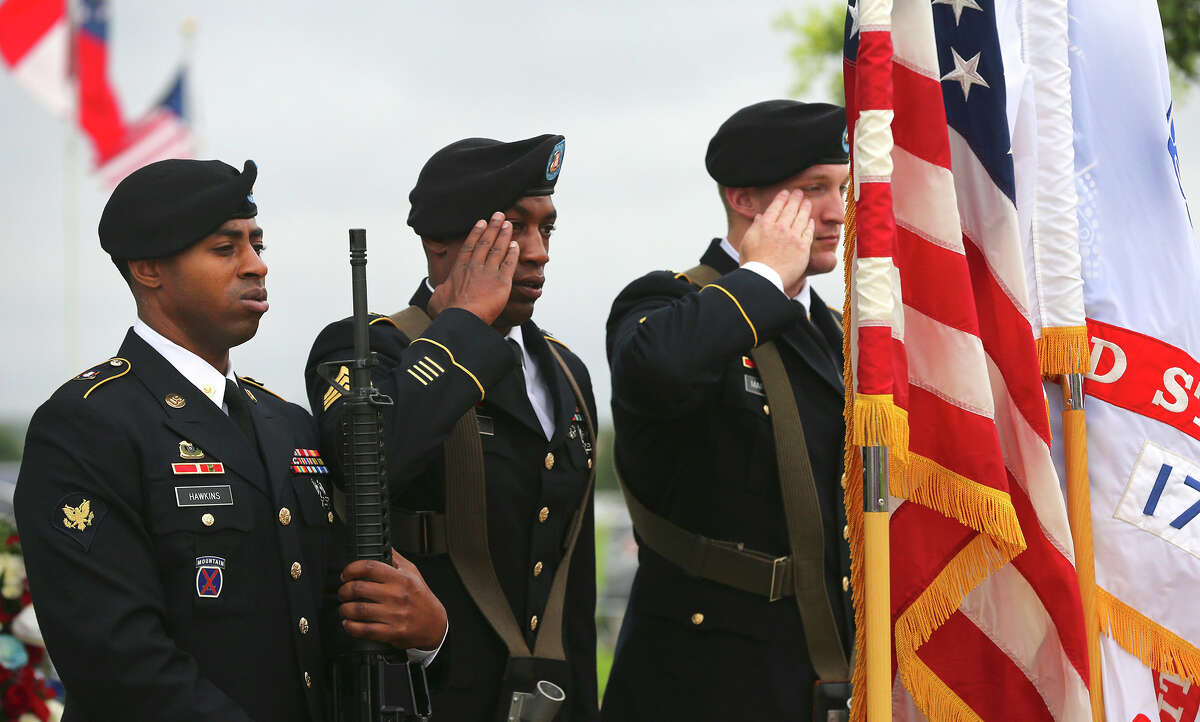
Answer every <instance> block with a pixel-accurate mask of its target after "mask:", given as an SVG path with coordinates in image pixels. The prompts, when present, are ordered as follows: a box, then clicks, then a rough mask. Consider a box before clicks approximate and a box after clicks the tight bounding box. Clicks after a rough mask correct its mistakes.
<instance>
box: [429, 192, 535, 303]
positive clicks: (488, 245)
mask: <svg viewBox="0 0 1200 722" xmlns="http://www.w3.org/2000/svg"><path fill="white" fill-rule="evenodd" d="M519 255H520V250H519V249H518V247H517V243H516V242H515V241H513V240H512V223H509V222H508V221H506V220H505V219H504V214H503V213H500V212H496V213H493V214H492V219H491V221H489V222H487V223H485V222H484V221H482V220H481V221H477V222H476V223H475V227H474V228H472V229H471V232H470V233H468V234H467V238H466V240H465V241H463V244H462V246H461V247H460V248H459V250H458V258H457V259H456V260H455V261H454V266H453V267H451V269H450V273H449V275H447V276H446V280H445V281H443V282H442V283H441V284H439V285H438V287H437V288H435V289H434V290H433V296H432V297H431V298H430V299H429V305H428V309H429V315H430V316H431V317H436V316H437V315H438V313H440V312H441V311H442V310H444V309H447V308H461V309H464V310H466V311H470V312H471V313H473V314H475V315H476V316H478V317H479V318H480V319H482V320H483V322H484V323H487V324H489V325H491V323H492V322H493V321H495V320H496V318H497V317H498V316H499V315H500V312H501V311H503V310H504V307H505V305H507V304H508V297H509V294H511V293H512V279H513V272H515V271H516V269H517V258H518V256H519Z"/></svg>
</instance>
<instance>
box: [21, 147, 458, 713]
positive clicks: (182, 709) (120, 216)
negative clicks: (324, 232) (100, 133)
mask: <svg viewBox="0 0 1200 722" xmlns="http://www.w3.org/2000/svg"><path fill="white" fill-rule="evenodd" d="M256 176H257V168H256V167H255V165H254V163H253V162H252V161H246V164H245V167H244V169H243V170H242V172H240V173H239V172H238V171H237V170H236V169H235V168H233V167H231V166H229V165H226V164H225V163H222V162H220V161H215V160H212V161H193V160H168V161H161V162H158V163H153V164H151V165H148V166H146V167H144V168H141V169H140V170H137V171H135V172H134V173H133V174H131V175H130V176H129V177H127V178H126V179H125V180H123V181H122V182H121V183H120V185H118V186H117V188H116V190H114V191H113V194H112V197H111V198H110V199H109V201H108V204H107V205H106V206H105V209H104V213H103V215H102V217H101V220H100V229H99V231H100V242H101V246H102V247H103V248H104V250H105V251H106V252H107V253H108V254H109V255H110V256H111V257H112V260H113V262H114V263H115V264H116V266H117V268H118V269H119V270H120V272H121V275H122V276H123V277H124V278H125V281H126V282H127V283H128V284H129V287H130V289H131V290H132V292H133V298H134V301H135V302H136V305H137V320H136V321H135V323H134V325H133V327H132V328H131V329H130V330H129V332H128V333H127V334H126V335H125V340H124V342H123V343H122V344H121V347H120V350H119V351H118V352H117V354H116V356H114V357H113V358H111V359H109V360H107V361H104V362H103V363H101V364H99V365H97V366H94V367H92V368H91V369H88V370H86V371H84V372H83V373H80V374H79V375H78V376H76V377H75V378H74V379H72V380H71V381H68V382H67V383H65V384H64V385H63V386H62V387H60V388H59V389H58V391H56V392H55V393H54V395H53V396H52V397H51V398H50V400H49V401H47V402H46V403H45V404H43V405H42V406H41V408H39V409H38V411H37V413H36V414H35V415H34V417H33V420H32V421H31V422H30V426H29V433H28V437H27V439H26V446H25V455H24V459H23V461H22V465H21V472H20V478H19V479H18V481H17V490H16V500H15V506H16V513H17V521H18V524H19V527H20V532H21V544H22V548H23V550H24V552H25V559H26V565H27V568H28V573H29V583H30V589H31V591H32V593H33V598H34V602H35V604H36V605H37V611H38V621H39V622H40V624H41V629H42V632H43V634H44V636H45V639H46V645H47V649H48V650H49V652H50V655H51V656H52V657H53V659H54V663H55V666H56V667H57V669H58V671H59V673H60V674H61V676H62V680H63V683H64V685H65V687H66V704H67V707H66V712H65V717H64V719H67V720H78V721H88V720H122V721H128V720H146V721H147V722H149V721H151V720H153V721H155V722H162V721H163V720H180V721H183V720H187V721H189V722H194V721H196V720H212V721H213V722H216V721H218V720H219V721H221V722H228V721H229V720H247V721H248V720H257V721H258V722H264V721H266V720H281V721H282V720H289V721H290V720H312V721H313V722H319V721H320V720H324V719H327V714H328V709H327V700H328V698H329V695H328V694H327V692H328V688H327V677H328V674H327V664H326V662H327V659H328V657H327V655H326V653H325V649H324V648H323V641H325V642H328V641H329V640H330V639H331V638H332V633H333V632H334V631H336V625H337V624H338V618H337V616H338V602H337V598H336V594H337V592H338V591H339V582H338V577H339V574H340V575H341V576H342V577H343V578H344V579H346V580H356V581H354V582H353V584H354V586H353V587H352V589H347V590H344V591H346V592H348V591H353V592H354V594H346V597H347V598H354V597H359V598H362V599H364V600H366V601H371V602H377V603H375V604H361V605H359V604H353V605H347V611H350V612H352V614H350V615H349V616H348V617H347V621H346V622H345V626H346V629H347V630H348V631H349V632H350V633H351V634H354V635H356V636H362V637H370V638H372V639H380V640H385V641H388V642H391V643H393V644H395V645H396V646H398V647H402V648H408V647H421V646H426V647H430V648H432V646H434V645H436V643H437V640H438V639H440V636H441V634H442V633H443V631H444V629H445V624H446V620H445V611H444V610H443V609H442V607H441V605H440V604H439V603H438V602H437V599H436V598H434V597H433V595H432V593H430V592H429V589H428V587H426V586H425V584H424V582H423V581H422V580H421V576H420V574H419V573H418V572H417V571H416V569H415V568H413V567H412V565H410V564H407V563H406V562H402V561H397V563H396V566H395V567H390V566H388V565H386V564H382V563H379V562H367V561H359V562H354V563H352V564H350V565H349V566H347V567H346V568H345V569H344V570H343V569H342V566H341V563H340V561H341V552H340V550H341V544H340V542H338V541H336V540H335V530H337V529H338V528H339V527H340V525H341V523H340V521H339V520H338V519H337V518H336V516H335V513H334V510H333V507H332V505H331V503H330V500H329V487H328V479H329V472H328V465H327V464H326V463H325V459H324V457H323V455H322V448H321V447H320V446H319V445H318V443H317V438H316V430H315V428H314V426H313V422H312V418H311V417H310V416H309V414H308V413H307V411H305V410H304V409H303V408H302V407H300V406H297V405H296V404H292V403H288V402H286V401H284V400H283V399H281V398H279V397H278V396H276V395H275V394H274V393H272V392H270V391H268V390H267V389H266V388H264V387H263V386H262V384H260V383H259V382H257V381H255V380H253V379H251V378H249V377H246V376H238V375H236V374H235V373H234V369H233V365H232V363H231V362H230V357H229V350H230V348H232V347H234V346H238V345H240V344H242V343H244V342H246V341H248V340H249V339H250V338H251V337H253V336H254V334H255V332H256V331H257V329H258V324H259V320H260V319H261V317H262V315H263V314H264V313H265V312H266V311H267V290H266V283H265V281H266V275H267V266H266V264H265V262H264V261H263V259H262V258H261V255H262V253H263V231H262V228H260V227H259V226H258V223H257V222H256V220H255V216H256V215H257V213H258V208H257V206H256V205H255V202H254V196H253V195H252V192H253V186H254V181H255V178H256ZM368 582H369V583H368ZM346 586H347V587H349V586H350V585H346ZM398 600H403V601H398Z"/></svg>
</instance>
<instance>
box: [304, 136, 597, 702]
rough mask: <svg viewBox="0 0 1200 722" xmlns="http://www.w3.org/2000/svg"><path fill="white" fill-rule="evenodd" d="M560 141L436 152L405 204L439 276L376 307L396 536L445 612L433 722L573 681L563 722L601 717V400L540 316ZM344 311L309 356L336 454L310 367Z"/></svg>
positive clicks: (480, 143)
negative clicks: (394, 306) (396, 305)
mask: <svg viewBox="0 0 1200 722" xmlns="http://www.w3.org/2000/svg"><path fill="white" fill-rule="evenodd" d="M564 150H565V141H564V139H563V137H562V136H560V135H541V136H537V137H534V138H529V139H526V140H520V141H516V142H512V143H503V142H500V141H496V140H490V139H484V138H469V139H466V140H462V141H458V142H455V143H452V144H450V145H449V146H446V147H445V148H443V149H441V150H439V151H438V152H437V153H435V154H434V155H433V156H432V157H431V158H430V159H429V161H428V162H427V163H426V164H425V166H424V168H423V169H422V171H421V173H420V176H419V178H418V180H417V184H416V186H415V187H414V188H413V191H412V193H411V194H410V196H409V199H410V201H411V203H412V210H411V212H410V214H409V217H408V223H409V225H410V226H412V228H413V230H414V231H415V232H416V233H417V235H419V236H420V237H421V242H422V245H423V247H424V250H425V255H426V257H427V259H428V269H429V276H428V278H426V279H423V280H421V281H419V282H418V283H417V289H416V292H415V293H414V294H413V296H412V299H411V300H410V304H411V306H410V307H409V308H408V309H406V310H405V311H402V312H400V313H397V314H395V315H393V316H391V317H389V316H376V317H374V318H373V320H372V322H371V326H370V330H371V348H372V349H373V350H374V351H376V352H378V353H379V358H380V365H379V366H377V367H376V369H375V371H374V372H373V375H372V378H373V382H374V384H375V386H376V387H378V388H379V389H380V391H382V392H383V393H385V394H387V395H388V396H390V397H391V398H392V399H393V401H394V402H395V405H394V406H392V407H391V409H389V410H387V411H385V420H384V434H385V438H386V441H385V445H386V450H387V468H388V475H389V482H390V488H391V499H392V504H393V509H392V531H393V536H392V538H393V544H394V546H395V547H396V548H397V549H398V550H400V551H401V552H402V553H403V554H405V555H406V556H408V557H409V558H410V559H412V560H413V561H414V562H415V563H416V565H417V566H418V567H419V568H420V570H421V573H422V574H423V575H424V576H425V578H426V579H427V580H428V581H429V585H430V587H432V589H433V590H434V592H435V593H436V594H437V596H438V598H439V599H441V600H442V602H443V603H444V604H445V605H446V609H447V611H448V613H449V618H450V628H449V633H448V636H447V638H446V639H445V641H444V644H443V646H442V647H441V651H440V653H439V654H438V657H437V660H436V661H435V662H434V663H433V664H432V665H431V666H430V668H429V674H430V683H431V686H432V687H433V692H432V694H433V700H432V701H433V709H434V714H435V716H436V717H437V718H438V719H444V720H472V721H474V720H481V721H482V720H492V719H507V715H505V714H504V713H505V712H506V711H507V705H508V701H509V700H510V699H511V693H512V692H514V691H525V692H528V691H530V690H531V689H532V688H533V685H534V684H535V683H536V681H538V680H540V679H547V680H549V681H552V682H554V683H556V684H558V685H559V686H561V687H563V688H564V690H565V691H566V694H567V699H566V703H565V705H564V706H563V708H562V709H561V710H560V712H559V714H558V716H557V717H556V718H555V719H558V720H572V721H580V720H594V719H596V718H597V705H596V695H597V692H596V662H595V653H596V632H595V618H594V615H595V601H596V590H595V552H594V542H593V523H592V507H591V475H592V467H593V453H594V443H595V441H594V438H593V431H592V428H593V425H592V423H591V420H592V419H594V418H595V401H594V400H593V398H592V390H591V381H590V379H589V377H588V372H587V369H586V368H585V367H584V365H583V362H581V361H580V360H579V358H578V357H577V356H576V355H575V354H573V353H572V352H571V350H570V349H569V348H567V347H566V346H565V345H564V344H563V342H562V341H559V340H558V339H556V338H554V337H552V336H551V335H549V333H548V332H546V331H545V330H543V329H541V328H539V327H538V326H537V324H536V323H534V322H533V321H532V320H531V317H532V314H533V308H534V303H535V302H536V301H537V299H538V298H539V297H540V296H541V293H542V284H543V283H544V280H545V266H546V264H547V263H548V261H549V244H550V235H551V232H552V231H553V230H554V222H555V219H556V217H557V211H556V210H555V207H554V203H553V201H552V199H551V194H552V193H553V191H554V187H555V184H556V183H557V180H558V176H559V171H560V170H561V168H562V162H563V154H564ZM351 348H352V333H351V321H350V319H345V320H342V321H338V322H336V323H333V324H330V325H329V326H328V327H326V328H325V329H324V330H323V331H322V332H321V334H320V335H319V336H318V338H317V340H316V342H315V343H314V345H313V349H312V353H311V354H310V356H309V359H308V368H307V371H306V380H307V383H308V393H309V402H310V403H311V405H312V409H313V412H314V414H315V415H316V417H317V420H318V427H319V429H320V438H321V442H322V446H323V447H324V448H329V449H330V450H332V451H333V455H332V457H331V458H327V460H328V461H330V462H331V463H333V464H335V465H336V464H337V463H338V455H337V450H338V448H339V447H338V446H337V444H335V443H334V440H335V439H336V438H337V435H338V433H339V432H338V430H339V429H340V427H341V423H342V415H343V404H342V402H341V394H340V393H339V392H338V391H337V390H336V389H334V388H332V387H331V386H330V385H329V384H327V383H326V382H325V381H323V380H322V379H321V378H320V377H319V376H318V375H317V373H316V368H317V365H318V364H319V363H320V362H323V361H329V360H336V359H345V358H350V349H351Z"/></svg>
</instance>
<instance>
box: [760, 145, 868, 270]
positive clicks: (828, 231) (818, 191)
mask: <svg viewBox="0 0 1200 722" xmlns="http://www.w3.org/2000/svg"><path fill="white" fill-rule="evenodd" d="M849 180H850V166H849V165H846V164H842V163H831V164H825V165H814V166H810V167H808V168H806V169H805V170H804V171H803V172H801V173H799V174H797V175H794V176H792V177H791V178H788V179H787V180H785V181H783V182H782V183H777V184H775V185H773V186H768V187H766V188H757V189H755V191H756V193H755V204H756V205H758V206H760V207H759V208H758V209H757V210H758V212H760V213H761V212H762V211H764V210H766V208H767V206H768V205H770V204H771V201H772V200H773V199H774V198H775V196H776V194H778V193H779V191H781V190H785V189H786V190H799V191H803V192H804V199H805V200H807V201H809V202H811V203H812V219H813V228H814V231H813V243H812V251H811V252H810V254H809V259H808V270H807V271H806V272H805V274H804V275H805V276H815V275H817V274H819V273H829V272H830V271H832V270H833V269H834V268H836V267H837V262H838V253H837V247H838V241H839V240H841V237H842V224H843V223H845V222H846V214H845V202H846V201H845V199H846V185H847V183H848V182H849Z"/></svg>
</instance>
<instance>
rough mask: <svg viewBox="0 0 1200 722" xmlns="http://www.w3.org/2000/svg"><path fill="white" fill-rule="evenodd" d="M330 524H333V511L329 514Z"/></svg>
mask: <svg viewBox="0 0 1200 722" xmlns="http://www.w3.org/2000/svg"><path fill="white" fill-rule="evenodd" d="M329 523H330V524H332V523H333V512H332V511H331V512H329Z"/></svg>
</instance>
